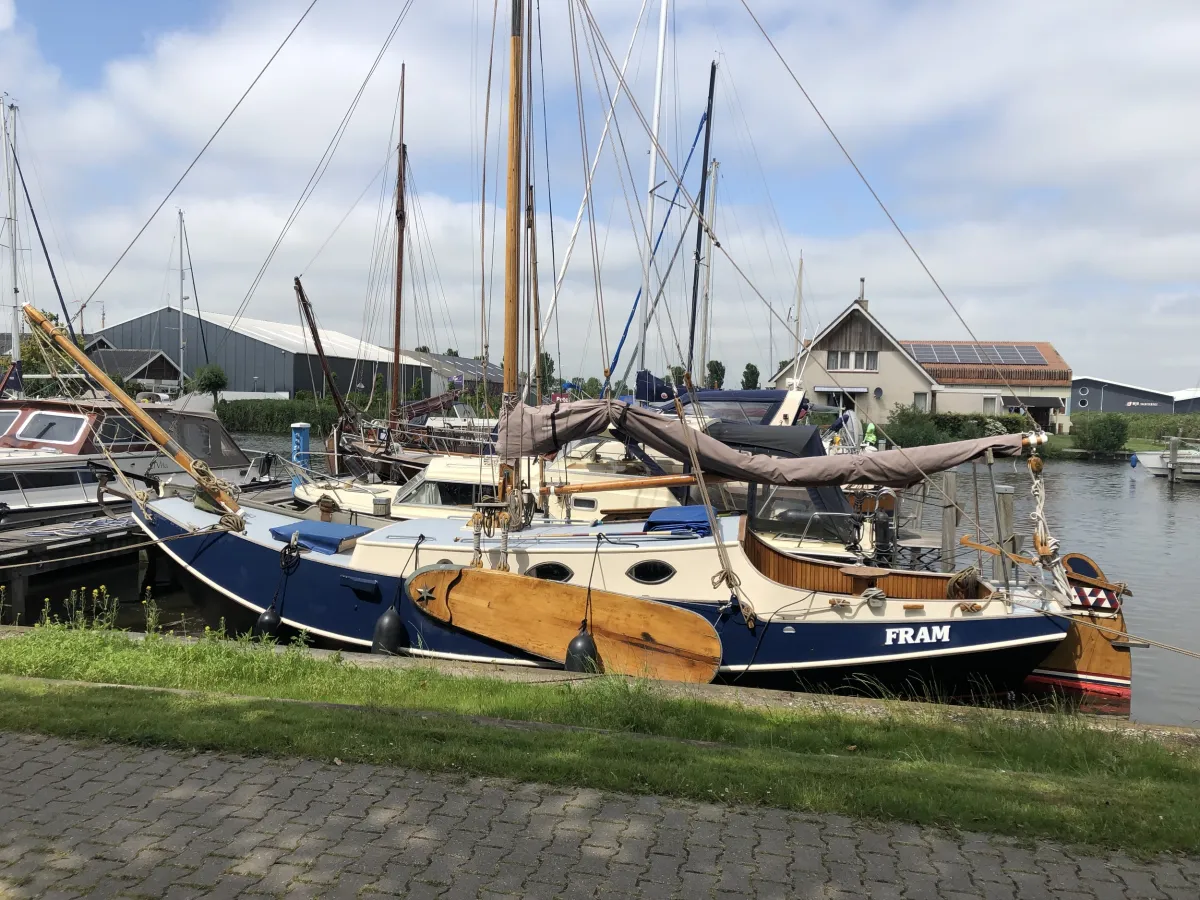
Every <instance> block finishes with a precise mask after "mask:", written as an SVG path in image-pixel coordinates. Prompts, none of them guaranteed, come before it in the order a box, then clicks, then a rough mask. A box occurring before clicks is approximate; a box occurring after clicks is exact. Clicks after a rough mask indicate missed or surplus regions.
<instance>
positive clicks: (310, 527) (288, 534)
mask: <svg viewBox="0 0 1200 900" xmlns="http://www.w3.org/2000/svg"><path fill="white" fill-rule="evenodd" d="M370 531H371V529H370V528H367V527H366V526H364V525H340V524H338V523H337V522H310V521H308V520H307V519H305V520H303V521H300V522H291V523H289V524H287V525H276V526H275V527H274V528H272V529H271V537H273V538H275V540H277V541H283V543H285V544H290V543H291V541H292V535H293V534H295V533H297V532H298V533H299V535H300V537H299V538H297V540H296V542H297V543H298V544H299V545H300V546H301V547H304V548H306V549H308V550H315V551H316V552H317V553H337V552H338V547H340V546H341V545H342V542H343V541H345V540H349V539H350V538H360V537H362V536H363V535H364V534H367V533H369V532H370Z"/></svg>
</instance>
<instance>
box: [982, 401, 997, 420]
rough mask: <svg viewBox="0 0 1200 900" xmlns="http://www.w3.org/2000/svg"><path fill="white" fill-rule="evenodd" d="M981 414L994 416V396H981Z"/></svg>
mask: <svg viewBox="0 0 1200 900" xmlns="http://www.w3.org/2000/svg"><path fill="white" fill-rule="evenodd" d="M983 414H984V415H985V416H994V415H995V414H996V398H995V397H984V398H983Z"/></svg>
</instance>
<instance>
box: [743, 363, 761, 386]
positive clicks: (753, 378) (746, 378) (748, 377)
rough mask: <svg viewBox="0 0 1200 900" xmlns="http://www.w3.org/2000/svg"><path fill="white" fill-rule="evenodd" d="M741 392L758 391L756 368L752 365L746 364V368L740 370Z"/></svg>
mask: <svg viewBox="0 0 1200 900" xmlns="http://www.w3.org/2000/svg"><path fill="white" fill-rule="evenodd" d="M742 390H743V391H757V390H758V366H756V365H755V364H754V363H746V368H745V369H743V370H742Z"/></svg>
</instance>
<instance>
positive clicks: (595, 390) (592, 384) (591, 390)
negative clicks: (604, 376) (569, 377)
mask: <svg viewBox="0 0 1200 900" xmlns="http://www.w3.org/2000/svg"><path fill="white" fill-rule="evenodd" d="M579 388H580V390H581V391H582V392H583V395H584V396H585V397H599V396H600V392H601V391H602V390H604V382H602V381H601V380H600V379H599V378H597V377H595V376H594V375H593V376H592V377H591V378H589V379H588V380H587V381H585V382H584V383H583V384H581V385H580V386H579Z"/></svg>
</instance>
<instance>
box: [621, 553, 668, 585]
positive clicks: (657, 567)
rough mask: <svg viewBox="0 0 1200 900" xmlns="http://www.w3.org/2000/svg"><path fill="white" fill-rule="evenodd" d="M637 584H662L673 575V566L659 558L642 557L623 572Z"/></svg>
mask: <svg viewBox="0 0 1200 900" xmlns="http://www.w3.org/2000/svg"><path fill="white" fill-rule="evenodd" d="M625 574H626V575H628V576H629V577H630V578H632V579H633V580H634V581H636V582H638V583H639V584H662V583H663V582H664V581H670V580H671V578H672V577H674V575H675V567H674V566H672V565H670V564H669V563H665V562H663V561H662V560H661V559H643V560H642V561H641V562H639V563H634V564H633V565H632V566H630V567H629V569H628V571H626V573H625Z"/></svg>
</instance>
